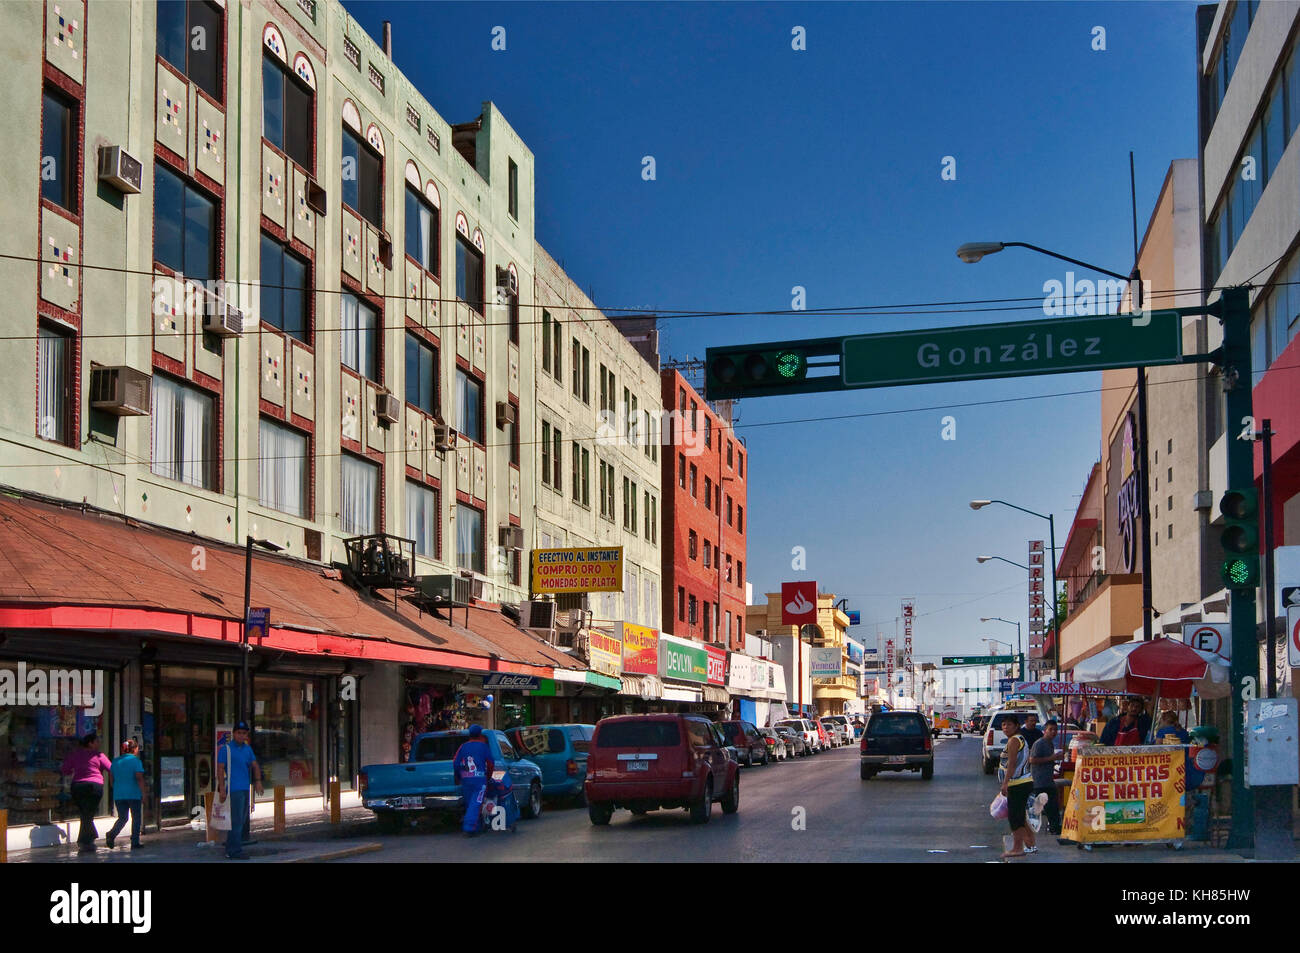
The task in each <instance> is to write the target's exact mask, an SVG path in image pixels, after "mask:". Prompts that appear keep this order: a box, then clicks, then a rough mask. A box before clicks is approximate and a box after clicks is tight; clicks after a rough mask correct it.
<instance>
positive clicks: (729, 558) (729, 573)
mask: <svg viewBox="0 0 1300 953" xmlns="http://www.w3.org/2000/svg"><path fill="white" fill-rule="evenodd" d="M727 582H731V555H730V554H728V555H727ZM727 629H728V630H730V629H731V623H730V622H728V623H727Z"/></svg>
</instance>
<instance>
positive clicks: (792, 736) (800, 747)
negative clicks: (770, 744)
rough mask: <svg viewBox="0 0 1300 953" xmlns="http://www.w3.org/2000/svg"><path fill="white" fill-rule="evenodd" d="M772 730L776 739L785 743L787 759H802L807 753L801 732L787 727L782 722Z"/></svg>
mask: <svg viewBox="0 0 1300 953" xmlns="http://www.w3.org/2000/svg"><path fill="white" fill-rule="evenodd" d="M772 730H773V731H775V732H776V734H777V737H778V738H781V739H782V740H783V741H785V750H786V755H785V756H786V757H787V758H794V757H799V758H802V757H804V756H805V755H807V754H808V753H809V752H808V741H807V739H806V738H805V737H804V733H803V732H802V731H798V730H796V729H794V728H791V727H788V726H787V725H786V724H785V723H784V722H783V723H781V724H778V725H776V726H775V727H774V728H773V729H772Z"/></svg>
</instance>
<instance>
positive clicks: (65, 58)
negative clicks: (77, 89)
mask: <svg viewBox="0 0 1300 953" xmlns="http://www.w3.org/2000/svg"><path fill="white" fill-rule="evenodd" d="M85 18H86V8H85V4H83V3H82V2H81V0H58V2H55V0H47V2H46V4H45V27H46V31H47V32H46V36H45V58H46V60H48V61H49V63H50V65H51V66H54V67H56V68H58V69H59V70H61V71H63V72H64V73H67V74H68V76H70V77H72V78H73V79H74V80H76V81H77V82H78V83H79V84H80V83H83V82H84V81H85V80H84V78H83V70H84V67H85V60H84V59H83V57H82V55H81V54H82V51H84V50H85V48H86V42H85V36H84V32H85V31H84V26H83V24H84V23H85Z"/></svg>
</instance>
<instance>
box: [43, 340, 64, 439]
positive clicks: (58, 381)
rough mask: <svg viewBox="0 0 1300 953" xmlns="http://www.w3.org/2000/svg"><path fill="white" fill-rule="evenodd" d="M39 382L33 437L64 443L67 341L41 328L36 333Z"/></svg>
mask: <svg viewBox="0 0 1300 953" xmlns="http://www.w3.org/2000/svg"><path fill="white" fill-rule="evenodd" d="M37 335H38V342H37V356H38V362H39V373H40V380H39V381H38V382H37V388H36V420H37V426H38V430H37V433H39V434H40V436H42V437H44V438H45V439H46V440H58V441H60V442H62V441H65V440H66V439H67V402H66V401H65V399H64V389H65V387H66V386H67V367H68V358H67V355H68V339H67V338H66V337H64V336H63V335H61V334H55V333H54V332H53V331H47V330H45V329H44V328H41V329H39V330H38V331H37Z"/></svg>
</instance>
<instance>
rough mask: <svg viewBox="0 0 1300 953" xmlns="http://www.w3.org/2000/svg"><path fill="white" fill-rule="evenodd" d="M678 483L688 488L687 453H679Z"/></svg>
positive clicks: (683, 487)
mask: <svg viewBox="0 0 1300 953" xmlns="http://www.w3.org/2000/svg"><path fill="white" fill-rule="evenodd" d="M677 485H678V486H680V487H681V488H682V489H683V490H684V489H686V455H685V454H681V453H679V454H677Z"/></svg>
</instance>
